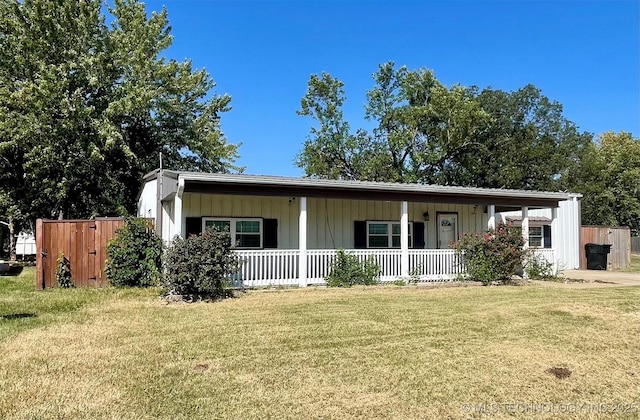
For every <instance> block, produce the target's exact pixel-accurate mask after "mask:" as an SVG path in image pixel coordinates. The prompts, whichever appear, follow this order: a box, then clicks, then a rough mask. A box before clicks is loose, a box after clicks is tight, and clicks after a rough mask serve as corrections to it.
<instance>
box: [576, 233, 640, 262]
mask: <svg viewBox="0 0 640 420" xmlns="http://www.w3.org/2000/svg"><path fill="white" fill-rule="evenodd" d="M630 232H631V230H630V229H629V228H628V227H626V226H621V227H609V226H582V227H581V228H580V268H582V269H583V270H584V269H586V268H587V256H586V253H585V250H584V246H585V245H586V244H588V243H595V244H609V245H611V252H610V253H609V255H608V256H607V269H624V268H627V267H629V265H630V264H631V233H630Z"/></svg>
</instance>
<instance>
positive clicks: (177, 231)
mask: <svg viewBox="0 0 640 420" xmlns="http://www.w3.org/2000/svg"><path fill="white" fill-rule="evenodd" d="M182 193H184V178H180V177H179V178H178V191H176V195H175V197H174V199H173V206H174V207H173V226H174V236H178V237H180V238H182ZM171 239H173V238H169V240H171Z"/></svg>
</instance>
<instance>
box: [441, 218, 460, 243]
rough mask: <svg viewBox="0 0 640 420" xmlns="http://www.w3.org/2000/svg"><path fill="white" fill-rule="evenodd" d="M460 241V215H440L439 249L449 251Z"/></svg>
mask: <svg viewBox="0 0 640 420" xmlns="http://www.w3.org/2000/svg"><path fill="white" fill-rule="evenodd" d="M457 239H458V214H457V213H438V248H440V249H447V248H449V245H450V244H451V243H452V242H455V241H456V240H457Z"/></svg>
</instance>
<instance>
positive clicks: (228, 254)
mask: <svg viewBox="0 0 640 420" xmlns="http://www.w3.org/2000/svg"><path fill="white" fill-rule="evenodd" d="M165 261H166V265H165V267H166V270H165V277H164V285H165V288H166V289H167V293H169V294H175V295H182V296H185V297H206V298H221V297H225V296H226V295H227V290H228V285H229V280H228V276H229V275H232V274H234V273H235V272H237V271H238V267H239V264H238V256H237V255H236V254H235V253H234V252H233V251H232V249H231V237H230V236H229V233H228V232H220V231H218V230H215V229H207V230H206V231H205V232H204V233H202V234H200V235H197V236H196V235H191V236H189V237H187V238H175V239H174V240H173V243H172V244H171V246H170V247H169V250H168V252H167V256H166V260H165Z"/></svg>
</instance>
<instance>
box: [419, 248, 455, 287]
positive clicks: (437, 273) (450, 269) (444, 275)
mask: <svg viewBox="0 0 640 420" xmlns="http://www.w3.org/2000/svg"><path fill="white" fill-rule="evenodd" d="M462 271H463V267H462V265H461V264H460V258H459V256H458V255H456V251H455V249H410V250H409V274H410V277H411V278H412V279H415V280H417V281H426V282H433V281H443V280H453V279H455V278H456V277H457V276H458V274H459V273H461V272H462Z"/></svg>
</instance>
